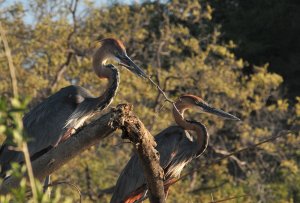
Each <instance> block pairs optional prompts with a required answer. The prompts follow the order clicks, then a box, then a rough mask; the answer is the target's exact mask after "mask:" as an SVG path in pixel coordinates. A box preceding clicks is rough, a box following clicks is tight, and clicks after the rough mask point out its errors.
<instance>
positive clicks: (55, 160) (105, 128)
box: [0, 105, 130, 194]
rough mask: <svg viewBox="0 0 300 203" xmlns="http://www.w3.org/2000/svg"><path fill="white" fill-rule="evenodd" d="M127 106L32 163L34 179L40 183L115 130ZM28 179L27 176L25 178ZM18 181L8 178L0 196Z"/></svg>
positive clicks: (116, 109) (121, 107) (127, 111)
mask: <svg viewBox="0 0 300 203" xmlns="http://www.w3.org/2000/svg"><path fill="white" fill-rule="evenodd" d="M129 111H130V110H129V109H128V105H119V106H118V107H117V108H114V109H112V110H111V111H110V112H109V113H107V114H105V115H103V116H101V117H100V118H99V119H97V120H96V121H94V122H92V123H90V124H89V125H87V126H86V127H84V128H83V129H82V130H81V131H79V132H78V133H76V134H75V135H73V136H72V137H71V138H70V139H68V140H67V141H65V142H63V143H61V144H59V145H58V146H57V147H56V148H53V149H51V150H50V151H49V152H47V153H46V154H44V155H43V156H41V157H39V158H38V159H36V160H34V161H33V162H32V170H33V174H34V177H35V178H36V179H38V180H40V181H42V180H43V179H45V177H46V176H48V175H50V174H51V173H53V172H55V171H56V170H58V169H59V168H61V167H62V166H63V165H64V164H66V163H68V162H69V161H70V160H71V159H73V158H74V157H75V156H77V155H79V154H81V153H82V152H83V151H84V150H86V149H88V148H89V147H91V146H93V145H95V144H97V143H99V141H101V140H102V139H104V138H105V137H107V136H108V135H110V134H111V133H112V132H114V131H115V130H116V129H117V126H116V125H115V124H116V123H120V122H119V121H118V120H123V119H124V117H126V116H127V115H128V113H129ZM26 177H27V178H28V176H26ZM19 181H20V179H17V178H15V177H9V178H7V179H5V180H4V182H3V183H2V185H1V186H0V194H6V193H8V192H9V191H10V188H17V187H19Z"/></svg>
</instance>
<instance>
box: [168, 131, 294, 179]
mask: <svg viewBox="0 0 300 203" xmlns="http://www.w3.org/2000/svg"><path fill="white" fill-rule="evenodd" d="M289 133H290V131H282V132H280V133H279V134H278V135H276V136H272V137H270V138H267V139H265V140H263V141H261V142H259V143H256V144H254V145H251V146H248V147H245V148H242V149H239V150H236V151H234V152H231V153H228V154H227V155H225V156H223V157H221V158H219V159H216V160H212V161H211V162H209V163H208V164H206V165H205V166H202V167H199V168H197V169H194V170H191V171H190V172H188V173H186V174H184V175H182V176H181V177H180V178H178V179H177V180H176V181H174V182H173V183H172V184H175V183H177V182H179V181H180V180H183V179H185V178H187V177H188V176H189V175H191V174H192V173H193V172H194V171H200V170H203V168H208V166H211V165H214V164H216V163H219V162H220V161H222V160H224V159H227V158H229V157H231V156H233V155H235V154H238V153H241V152H243V151H247V150H250V149H254V148H257V147H258V146H260V145H262V144H265V143H267V142H271V141H273V140H275V139H277V138H279V137H282V136H285V135H288V134H289Z"/></svg>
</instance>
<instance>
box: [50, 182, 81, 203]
mask: <svg viewBox="0 0 300 203" xmlns="http://www.w3.org/2000/svg"><path fill="white" fill-rule="evenodd" d="M63 184H65V185H69V186H71V187H72V188H74V189H75V190H76V191H77V193H78V195H79V202H80V203H81V201H82V195H81V191H80V188H79V187H78V186H77V185H75V184H74V183H70V182H68V181H55V182H53V183H50V184H48V185H45V186H44V188H48V187H54V186H57V185H63Z"/></svg>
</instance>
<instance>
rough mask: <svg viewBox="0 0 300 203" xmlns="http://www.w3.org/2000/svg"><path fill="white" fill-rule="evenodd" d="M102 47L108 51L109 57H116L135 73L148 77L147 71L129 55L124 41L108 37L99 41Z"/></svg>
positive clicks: (121, 63)
mask: <svg viewBox="0 0 300 203" xmlns="http://www.w3.org/2000/svg"><path fill="white" fill-rule="evenodd" d="M99 42H100V44H101V48H103V50H105V51H106V54H107V57H108V58H112V59H115V60H116V61H118V62H119V63H120V65H122V66H124V67H126V68H127V69H128V70H130V71H131V72H133V73H134V74H136V75H138V76H140V77H144V78H147V75H146V74H145V72H144V71H143V70H142V69H141V68H140V67H138V66H137V65H136V64H135V63H134V62H133V61H132V60H131V59H130V58H129V56H127V53H126V49H125V46H124V44H123V42H121V41H120V40H118V39H114V38H106V39H102V40H100V41H99Z"/></svg>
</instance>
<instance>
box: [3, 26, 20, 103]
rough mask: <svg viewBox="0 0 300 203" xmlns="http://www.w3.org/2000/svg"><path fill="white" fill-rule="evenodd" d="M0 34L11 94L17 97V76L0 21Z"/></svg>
mask: <svg viewBox="0 0 300 203" xmlns="http://www.w3.org/2000/svg"><path fill="white" fill-rule="evenodd" d="M0 35H1V39H2V42H3V45H4V51H5V55H6V58H7V62H8V67H9V72H10V78H11V84H12V90H13V96H14V97H18V96H19V93H18V83H17V77H16V69H15V66H14V64H13V60H12V57H11V51H10V48H9V45H8V42H7V38H6V35H5V31H4V28H3V27H2V24H1V22H0Z"/></svg>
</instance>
